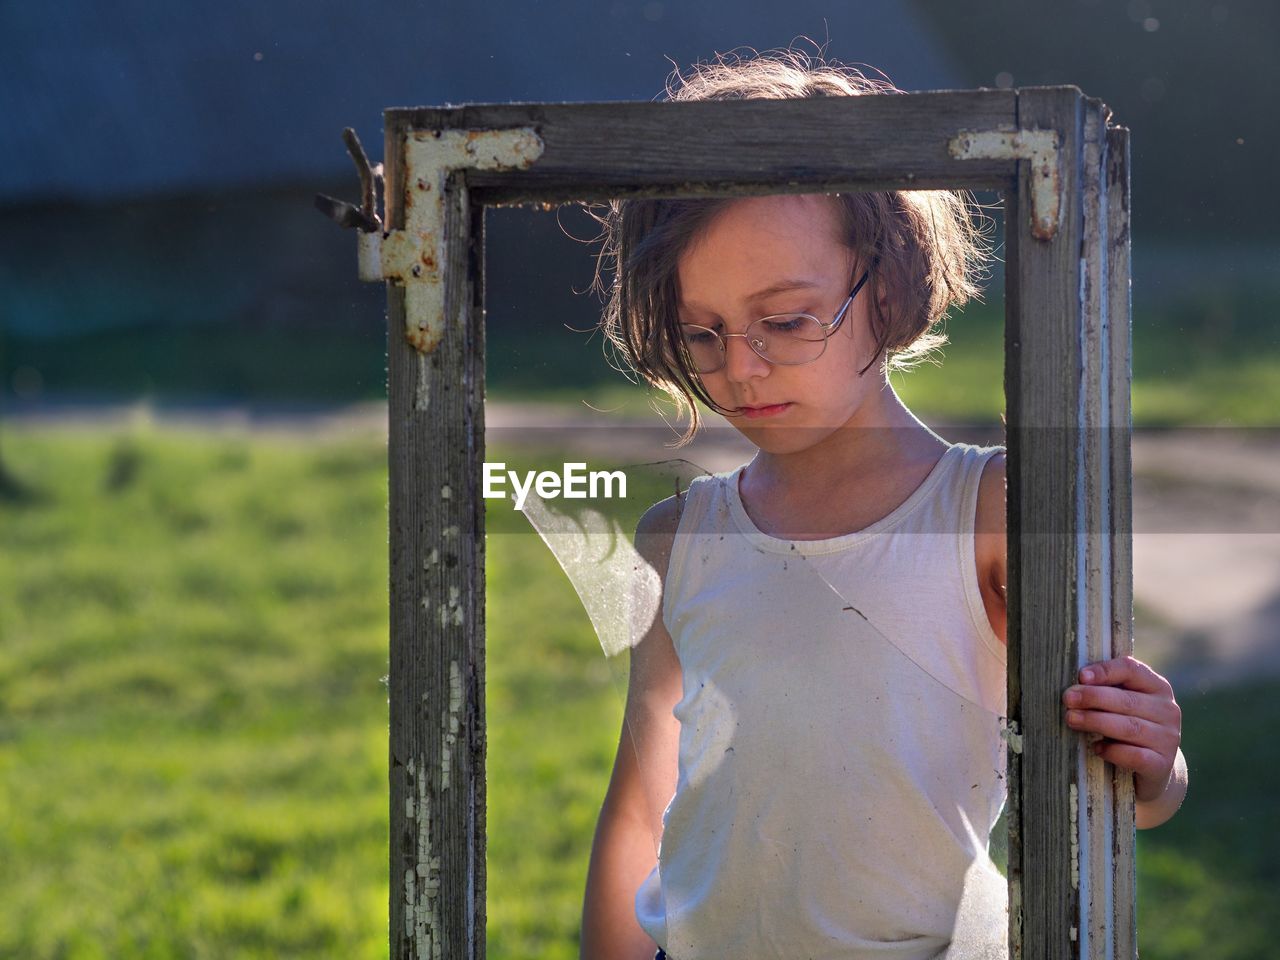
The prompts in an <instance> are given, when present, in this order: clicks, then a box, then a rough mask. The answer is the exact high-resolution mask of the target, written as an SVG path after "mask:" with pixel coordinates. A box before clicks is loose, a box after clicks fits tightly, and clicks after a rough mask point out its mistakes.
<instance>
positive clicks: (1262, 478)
mask: <svg viewBox="0 0 1280 960" xmlns="http://www.w3.org/2000/svg"><path fill="white" fill-rule="evenodd" d="M139 418H142V419H144V420H150V421H152V422H155V423H158V424H160V425H163V426H167V427H176V428H184V429H202V430H212V431H215V432H216V431H222V432H229V433H236V432H242V431H253V432H266V433H281V434H287V435H291V436H316V437H332V436H335V435H344V434H345V435H365V436H367V435H369V434H370V433H374V434H378V435H381V436H383V437H385V436H386V407H385V405H383V404H370V405H364V406H358V407H347V408H340V409H333V408H325V409H316V408H305V407H275V408H269V409H264V408H258V409H248V408H243V407H229V406H220V407H189V408H170V409H165V410H161V411H147V410H145V409H142V410H140V409H139V408H136V407H119V406H117V407H108V406H80V407H77V406H74V405H63V406H61V407H56V408H43V409H36V410H27V411H21V410H19V411H14V410H9V411H7V412H6V414H5V420H6V422H7V424H9V425H12V426H14V427H17V428H24V429H42V428H50V429H52V428H57V427H59V426H84V425H96V426H103V427H109V426H116V425H123V424H127V423H129V422H130V421H131V420H137V419H139ZM486 425H487V434H488V437H489V441H490V443H499V442H500V443H520V444H546V445H551V446H553V447H555V448H557V449H562V450H565V451H567V452H575V453H578V454H579V455H582V456H584V457H596V458H599V459H600V460H601V461H603V462H610V461H612V462H614V463H620V462H645V461H651V460H660V459H667V458H671V457H683V458H685V459H687V460H690V461H692V462H693V463H696V464H697V465H698V466H700V467H702V468H704V469H706V470H709V471H713V472H715V471H721V470H727V469H731V468H733V467H734V466H736V465H738V464H739V463H741V462H743V460H745V459H747V458H749V457H750V456H751V453H752V448H751V447H750V445H749V444H747V442H746V441H745V440H743V438H742V437H741V436H739V435H738V434H737V433H736V431H734V430H733V429H732V428H731V427H728V426H725V425H724V424H723V421H720V422H719V423H718V424H716V423H713V424H710V425H709V426H708V429H707V430H706V431H705V432H704V434H703V435H702V436H700V437H699V439H698V440H696V441H695V442H694V443H692V444H691V445H689V446H687V447H684V448H682V449H680V450H679V451H674V450H671V449H669V448H668V447H666V446H664V445H665V444H667V443H669V442H671V441H672V440H674V438H675V436H676V434H675V432H674V431H672V430H671V429H670V428H667V427H664V426H663V425H662V424H661V423H660V422H658V421H657V418H656V417H655V418H652V419H651V420H648V421H635V420H620V419H619V418H617V417H614V416H610V415H606V414H601V413H599V412H596V411H593V410H591V409H590V408H587V407H585V406H584V407H582V408H580V409H579V410H578V411H577V412H574V411H572V410H568V411H567V410H566V409H565V408H564V407H544V406H538V405H525V404H522V405H507V404H495V403H491V404H489V405H488V406H487V407H486ZM930 425H931V427H932V428H933V429H934V430H935V432H937V433H938V434H939V435H940V436H942V437H944V438H945V439H947V440H950V441H952V442H960V441H963V442H968V443H981V444H995V443H1000V442H1002V441H1001V435H1000V433H999V432H998V429H992V428H983V427H973V426H971V425H960V424H946V423H941V422H937V421H935V422H932V423H931V424H930ZM1132 450H1133V472H1134V487H1133V509H1134V522H1133V529H1134V538H1133V551H1134V598H1135V607H1136V613H1135V621H1136V624H1135V636H1136V644H1137V655H1138V656H1139V657H1141V658H1142V659H1144V660H1147V661H1148V662H1150V663H1151V664H1152V665H1153V666H1155V667H1156V669H1158V670H1160V671H1161V672H1162V673H1164V674H1165V675H1166V676H1167V677H1169V679H1170V680H1171V681H1172V682H1173V683H1174V687H1175V689H1176V690H1178V691H1179V693H1180V694H1185V693H1188V692H1191V691H1194V690H1205V689H1210V688H1213V687H1218V686H1221V685H1224V684H1235V683H1240V682H1245V681H1249V680H1254V679H1260V678H1263V677H1280V428H1276V429H1265V430H1264V429H1227V428H1186V429H1175V430H1167V431H1139V432H1137V433H1135V435H1134V438H1133V447H1132Z"/></svg>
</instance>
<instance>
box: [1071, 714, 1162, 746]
mask: <svg viewBox="0 0 1280 960" xmlns="http://www.w3.org/2000/svg"><path fill="white" fill-rule="evenodd" d="M1066 719H1067V725H1068V726H1069V727H1071V728H1072V729H1073V730H1080V731H1082V732H1083V731H1089V732H1092V733H1100V734H1102V735H1103V736H1104V737H1107V738H1108V739H1110V740H1115V741H1118V742H1120V743H1128V744H1132V745H1134V746H1139V747H1147V748H1149V749H1151V750H1155V751H1158V752H1160V753H1161V754H1165V753H1168V754H1170V755H1172V754H1173V753H1175V752H1176V751H1177V749H1178V741H1179V740H1180V737H1179V736H1178V735H1177V734H1176V733H1174V732H1173V731H1172V730H1170V729H1169V728H1168V727H1165V726H1163V725H1162V724H1159V723H1153V722H1152V721H1150V720H1144V719H1143V718H1142V717H1132V716H1126V715H1123V714H1119V713H1104V712H1102V711H1101V710H1069V711H1067V718H1066Z"/></svg>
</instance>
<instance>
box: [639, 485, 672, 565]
mask: <svg viewBox="0 0 1280 960" xmlns="http://www.w3.org/2000/svg"><path fill="white" fill-rule="evenodd" d="M683 509H684V494H683V493H682V494H678V495H676V496H671V497H667V499H665V500H659V501H658V502H657V503H655V504H654V505H653V506H651V507H650V508H649V509H648V510H646V511H645V512H644V516H642V517H641V518H640V521H639V522H638V523H637V524H636V543H635V546H636V552H637V553H639V554H640V556H641V557H643V558H644V559H645V561H646V562H647V563H648V564H649V565H650V566H651V567H653V569H654V570H656V571H658V573H659V574H660V575H661V577H662V579H663V580H664V581H665V580H666V571H667V566H668V565H669V564H670V562H671V547H672V544H674V543H675V539H676V530H677V529H678V528H679V526H680V514H681V512H682V511H683Z"/></svg>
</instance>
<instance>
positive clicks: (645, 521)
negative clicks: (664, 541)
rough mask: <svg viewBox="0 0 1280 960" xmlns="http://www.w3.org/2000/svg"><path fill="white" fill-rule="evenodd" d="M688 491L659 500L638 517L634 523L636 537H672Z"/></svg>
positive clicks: (678, 523)
mask: <svg viewBox="0 0 1280 960" xmlns="http://www.w3.org/2000/svg"><path fill="white" fill-rule="evenodd" d="M687 492H688V491H681V492H680V493H679V494H676V495H674V496H670V497H667V498H666V499H665V500H659V501H658V502H657V503H655V504H654V505H653V506H651V507H650V508H649V509H648V510H646V511H645V512H644V515H643V516H642V517H641V518H640V520H639V522H638V523H637V524H636V539H637V541H638V540H639V539H640V538H641V537H668V538H670V537H674V536H675V533H676V528H677V527H679V526H680V514H681V513H683V512H684V501H685V496H686V494H687Z"/></svg>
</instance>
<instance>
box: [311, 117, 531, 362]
mask: <svg viewBox="0 0 1280 960" xmlns="http://www.w3.org/2000/svg"><path fill="white" fill-rule="evenodd" d="M343 139H344V140H345V141H346V143H347V149H348V151H350V153H351V156H352V159H353V160H354V161H355V164H356V169H357V170H358V171H359V172H360V181H361V183H362V185H363V186H364V203H363V205H362V206H361V207H358V208H357V207H355V206H353V205H352V204H349V203H344V202H342V201H340V200H334V199H333V198H332V197H325V196H323V195H320V196H317V197H316V205H317V206H318V207H319V208H320V210H321V211H322V212H324V213H325V214H327V215H328V216H330V217H331V218H332V219H334V220H336V221H337V222H338V223H339V224H341V225H342V226H348V227H356V228H358V229H359V230H360V234H359V236H358V238H357V241H356V247H357V255H358V260H359V269H360V279H361V280H368V281H372V282H382V281H386V280H390V281H392V282H394V283H398V284H401V285H403V287H404V294H405V295H404V301H405V303H404V307H405V337H406V339H408V341H409V343H410V344H412V345H413V347H414V348H415V349H416V350H417V351H418V352H419V353H422V354H427V353H430V352H431V351H433V350H434V349H435V348H436V347H437V346H438V345H439V343H440V340H441V338H442V337H443V335H444V327H445V316H444V311H445V303H444V282H443V281H444V276H445V274H444V271H445V266H446V264H445V250H446V249H447V245H446V243H445V239H446V238H445V192H446V182H447V181H448V178H449V175H450V174H452V173H454V172H455V171H457V170H465V169H472V170H496V169H523V168H526V167H528V166H529V165H531V164H532V163H533V162H534V161H535V160H537V159H538V157H540V156H541V155H542V151H543V149H544V145H543V142H542V138H541V137H539V136H538V134H537V132H536V131H534V130H532V129H530V128H527V127H516V128H512V129H508V130H415V131H412V132H411V133H410V135H409V138H408V140H407V141H406V143H405V156H404V167H405V169H404V182H405V183H406V184H407V185H408V188H407V191H406V194H405V197H404V207H405V227H404V229H403V230H389V231H384V230H383V229H382V225H383V221H382V219H381V218H379V216H378V213H377V209H376V198H375V196H374V184H375V183H381V182H382V176H381V172H382V171H381V165H379V166H378V168H377V169H376V171H375V169H374V168H372V167H370V165H369V161H368V159H367V158H366V157H365V155H364V150H363V149H361V148H360V141H359V140H358V139H357V138H356V135H355V132H354V131H353V130H351V129H350V128H348V129H347V130H345V131H343ZM458 201H459V202H460V203H462V204H463V206H465V203H466V188H465V185H464V186H462V187H460V189H459V195H458ZM455 309H456V308H455Z"/></svg>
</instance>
